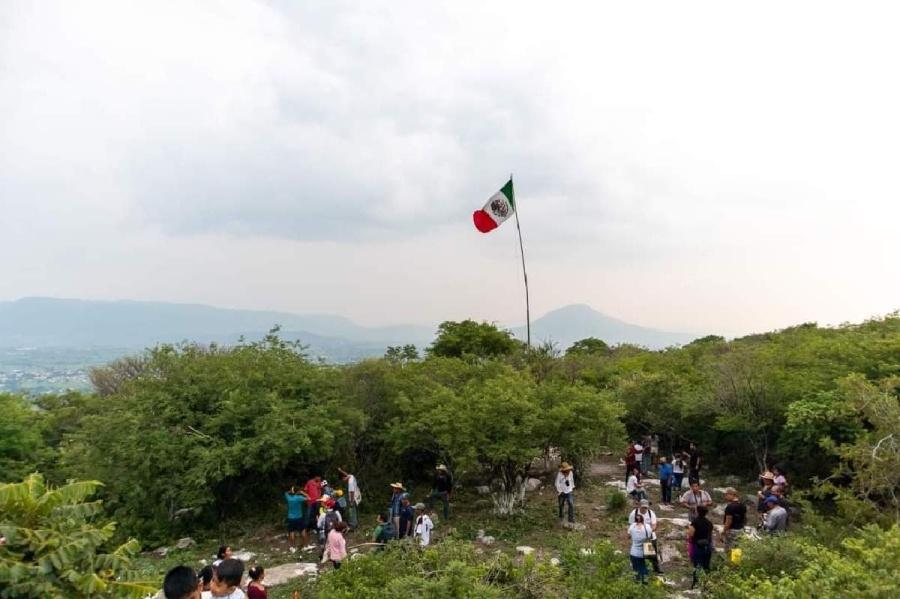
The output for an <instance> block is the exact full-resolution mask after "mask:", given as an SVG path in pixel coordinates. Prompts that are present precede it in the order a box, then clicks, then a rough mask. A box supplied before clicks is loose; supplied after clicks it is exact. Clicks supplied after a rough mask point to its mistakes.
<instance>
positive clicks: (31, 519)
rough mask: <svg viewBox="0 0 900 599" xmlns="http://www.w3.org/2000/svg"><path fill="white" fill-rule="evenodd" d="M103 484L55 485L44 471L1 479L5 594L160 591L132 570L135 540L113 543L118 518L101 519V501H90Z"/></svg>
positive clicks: (0, 580) (0, 574) (1, 592)
mask: <svg viewBox="0 0 900 599" xmlns="http://www.w3.org/2000/svg"><path fill="white" fill-rule="evenodd" d="M99 486H100V483H98V482H95V481H84V482H70V483H68V484H66V485H64V486H62V487H59V488H55V489H54V488H52V487H48V486H47V485H46V484H45V482H44V479H43V477H42V476H41V475H40V474H32V475H30V476H29V477H28V478H26V479H25V480H24V481H23V482H20V483H7V484H0V535H2V536H3V537H5V539H6V543H5V544H3V545H0V597H4V598H10V599H12V598H17V599H23V598H27V597H33V598H35V599H45V598H48V597H53V598H61V599H67V598H72V599H80V598H82V597H98V598H101V597H143V596H146V595H147V594H148V593H152V592H154V591H155V590H156V588H155V586H151V585H149V584H147V583H142V582H139V581H137V580H136V578H137V575H136V574H135V572H134V571H133V570H132V569H131V558H132V557H133V556H134V555H135V554H136V553H137V552H138V551H139V549H140V545H139V544H138V543H137V541H135V540H133V539H132V540H129V541H128V542H126V543H125V544H123V545H119V546H118V547H114V548H109V549H107V546H108V544H109V543H110V541H111V539H112V538H113V536H114V534H115V524H113V523H112V522H106V523H104V522H98V521H97V520H98V519H99V516H100V515H101V512H102V505H101V502H99V501H93V502H87V501H85V500H86V499H87V498H88V497H90V496H91V495H92V494H94V492H95V491H96V489H97V488H98V487H99Z"/></svg>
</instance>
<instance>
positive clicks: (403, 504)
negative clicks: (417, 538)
mask: <svg viewBox="0 0 900 599" xmlns="http://www.w3.org/2000/svg"><path fill="white" fill-rule="evenodd" d="M415 519H416V514H415V511H414V510H413V507H412V506H411V505H410V503H409V493H404V494H403V495H401V496H400V534H399V535H397V536H398V538H400V539H405V538H406V537H409V538H412V536H413V522H414V521H415Z"/></svg>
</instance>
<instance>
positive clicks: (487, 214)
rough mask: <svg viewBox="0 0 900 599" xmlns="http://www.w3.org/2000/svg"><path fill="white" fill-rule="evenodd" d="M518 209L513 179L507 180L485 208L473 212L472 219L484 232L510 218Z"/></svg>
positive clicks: (491, 229)
mask: <svg viewBox="0 0 900 599" xmlns="http://www.w3.org/2000/svg"><path fill="white" fill-rule="evenodd" d="M515 211H516V200H515V194H513V182H512V179H510V180H509V181H507V183H506V185H504V186H503V188H502V189H500V191H498V192H497V193H495V194H494V195H492V196H491V197H490V198H489V199H488V201H487V203H486V204H485V205H484V208H482V209H481V210H476V211H475V212H474V213H473V214H472V220H473V221H475V228H476V229H478V230H479V231H481V232H482V233H487V232H488V231H493V230H494V229H496V228H497V227H499V226H500V225H501V224H503V221H505V220H506V219H508V218H509V217H510V216H512V215H513V212H515Z"/></svg>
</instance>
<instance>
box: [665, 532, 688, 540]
mask: <svg viewBox="0 0 900 599" xmlns="http://www.w3.org/2000/svg"><path fill="white" fill-rule="evenodd" d="M663 538H664V539H666V540H667V541H684V540H686V539H687V532H686V531H684V530H670V531H669V532H667V533H666V534H665V535H664V536H663Z"/></svg>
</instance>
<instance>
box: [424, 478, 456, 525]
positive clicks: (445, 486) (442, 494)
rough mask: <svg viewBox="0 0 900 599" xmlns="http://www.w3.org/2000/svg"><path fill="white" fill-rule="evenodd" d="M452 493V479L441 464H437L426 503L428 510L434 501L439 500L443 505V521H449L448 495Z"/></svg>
mask: <svg viewBox="0 0 900 599" xmlns="http://www.w3.org/2000/svg"><path fill="white" fill-rule="evenodd" d="M452 492H453V477H452V476H450V472H449V471H448V470H447V467H446V466H444V465H443V464H438V466H437V468H435V469H434V484H433V485H432V486H431V495H429V496H428V499H427V500H426V503H427V504H428V509H431V508H432V507H433V506H434V500H435V499H439V500H441V502H443V504H444V520H448V519H450V494H451V493H452Z"/></svg>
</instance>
